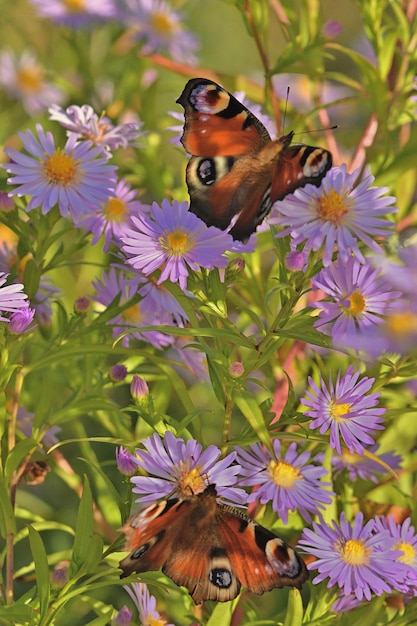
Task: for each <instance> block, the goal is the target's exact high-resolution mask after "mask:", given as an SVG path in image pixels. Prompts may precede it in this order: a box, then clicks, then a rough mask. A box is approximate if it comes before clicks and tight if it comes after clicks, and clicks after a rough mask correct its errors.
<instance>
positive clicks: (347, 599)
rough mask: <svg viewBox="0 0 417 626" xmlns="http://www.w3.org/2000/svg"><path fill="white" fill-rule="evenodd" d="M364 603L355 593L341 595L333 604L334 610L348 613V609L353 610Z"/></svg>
mask: <svg viewBox="0 0 417 626" xmlns="http://www.w3.org/2000/svg"><path fill="white" fill-rule="evenodd" d="M361 604H362V601H361V600H358V598H357V597H356V596H354V595H351V596H343V595H339V597H338V598H337V600H335V601H334V602H333V604H332V611H334V612H335V613H346V612H347V611H353V609H357V608H358V606H360V605H361Z"/></svg>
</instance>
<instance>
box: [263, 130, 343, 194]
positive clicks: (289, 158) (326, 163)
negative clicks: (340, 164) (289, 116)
mask: <svg viewBox="0 0 417 626" xmlns="http://www.w3.org/2000/svg"><path fill="white" fill-rule="evenodd" d="M288 137H291V138H292V133H290V135H285V136H284V137H282V138H281V139H280V141H283V140H284V141H286V140H287V138H288ZM331 167H332V155H331V153H330V152H329V151H328V150H325V149H324V148H316V147H314V146H307V145H305V144H302V143H299V144H294V145H291V146H290V145H285V143H284V146H283V149H282V151H281V153H280V154H279V156H278V158H277V160H276V162H275V167H274V170H273V174H272V184H271V193H270V195H271V201H272V202H276V201H277V200H282V199H283V198H284V197H285V196H286V195H288V194H290V193H293V192H294V191H295V190H296V189H299V188H300V187H304V186H305V185H307V184H308V183H312V184H313V185H316V186H318V185H320V183H321V181H322V179H323V178H324V176H325V175H326V173H327V172H328V171H329V169H330V168H331Z"/></svg>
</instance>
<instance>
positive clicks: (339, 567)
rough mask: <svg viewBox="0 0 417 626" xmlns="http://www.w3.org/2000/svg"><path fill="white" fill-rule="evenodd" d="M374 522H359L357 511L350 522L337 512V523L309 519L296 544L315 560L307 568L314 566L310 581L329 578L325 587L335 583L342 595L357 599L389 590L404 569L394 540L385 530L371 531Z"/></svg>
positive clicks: (402, 575)
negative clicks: (309, 521) (314, 573)
mask: <svg viewBox="0 0 417 626" xmlns="http://www.w3.org/2000/svg"><path fill="white" fill-rule="evenodd" d="M374 528H375V522H374V520H370V521H369V522H367V523H366V524H365V525H363V514H362V513H358V514H357V515H356V517H355V520H354V521H353V524H352V525H351V524H350V523H349V522H347V521H346V519H345V514H344V513H342V514H341V516H340V525H339V524H337V523H336V522H335V521H333V523H332V525H331V526H328V525H327V524H325V523H324V522H321V523H320V524H317V523H316V522H313V529H314V530H310V529H309V528H306V529H305V530H304V532H303V535H302V538H301V540H300V541H299V545H300V546H302V547H303V548H304V550H305V551H306V552H307V553H308V554H313V555H314V556H315V557H317V560H316V561H314V562H313V563H310V564H309V565H307V569H309V570H313V569H317V570H318V571H319V574H318V576H316V578H314V580H313V584H317V583H319V582H321V581H322V580H324V579H326V578H329V582H328V583H327V587H328V588H330V587H333V586H334V585H338V586H339V588H340V589H343V593H344V594H345V595H350V594H354V595H355V596H356V598H357V599H358V600H362V599H363V598H366V600H368V601H369V600H371V597H372V593H374V594H375V595H377V596H380V595H381V594H382V593H384V592H386V593H390V592H391V591H392V589H393V585H395V581H396V578H397V577H398V579H401V580H403V579H404V571H403V568H402V566H399V565H398V563H397V561H396V558H397V556H398V555H399V553H398V552H396V551H395V550H393V545H394V540H393V539H392V538H391V537H390V536H389V533H388V532H386V531H379V532H377V533H376V534H374V532H373V531H374Z"/></svg>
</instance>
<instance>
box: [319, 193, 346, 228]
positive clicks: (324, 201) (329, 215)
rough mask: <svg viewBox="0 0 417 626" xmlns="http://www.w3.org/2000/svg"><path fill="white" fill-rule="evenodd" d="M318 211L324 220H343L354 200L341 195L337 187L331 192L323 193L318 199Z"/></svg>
mask: <svg viewBox="0 0 417 626" xmlns="http://www.w3.org/2000/svg"><path fill="white" fill-rule="evenodd" d="M316 204H317V213H318V216H319V217H320V218H321V219H322V220H328V221H330V222H341V221H342V218H343V217H344V216H345V215H346V214H347V213H348V212H349V209H350V207H351V205H352V201H351V200H350V199H349V198H347V197H346V196H341V195H340V194H339V193H338V192H337V191H336V190H335V189H332V190H331V191H329V193H323V194H321V195H320V196H319V197H318V198H317V199H316Z"/></svg>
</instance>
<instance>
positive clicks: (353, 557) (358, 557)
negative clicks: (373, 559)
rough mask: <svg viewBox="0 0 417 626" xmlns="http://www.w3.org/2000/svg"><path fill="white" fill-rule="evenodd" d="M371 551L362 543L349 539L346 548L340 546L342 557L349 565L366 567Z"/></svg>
mask: <svg viewBox="0 0 417 626" xmlns="http://www.w3.org/2000/svg"><path fill="white" fill-rule="evenodd" d="M369 553H370V550H369V549H366V548H365V546H364V545H363V543H362V542H361V541H358V540H357V539H349V541H347V542H346V543H345V545H344V546H340V556H341V557H342V559H343V560H344V561H346V563H348V564H349V565H364V564H366V563H368V560H369Z"/></svg>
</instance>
